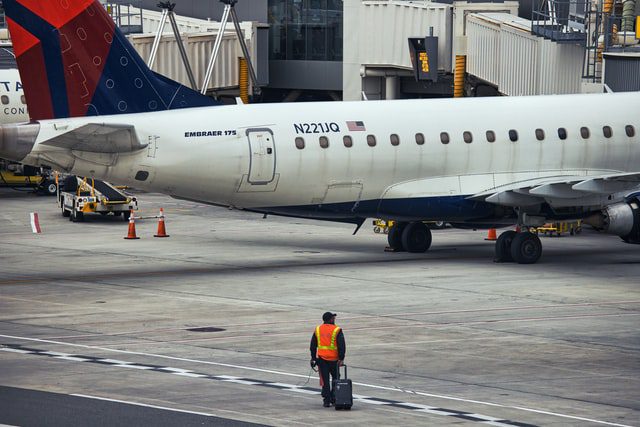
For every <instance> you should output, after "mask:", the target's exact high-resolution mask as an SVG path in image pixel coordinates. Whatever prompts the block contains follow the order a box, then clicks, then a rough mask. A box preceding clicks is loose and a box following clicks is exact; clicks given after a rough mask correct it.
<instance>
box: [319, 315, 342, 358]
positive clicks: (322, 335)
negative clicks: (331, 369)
mask: <svg viewBox="0 0 640 427" xmlns="http://www.w3.org/2000/svg"><path fill="white" fill-rule="evenodd" d="M339 333H340V327H339V326H336V325H331V324H328V323H323V324H322V325H319V326H318V327H316V340H317V343H318V350H317V351H316V355H317V356H318V357H320V358H322V359H324V360H329V361H334V360H338V345H337V343H336V338H337V337H338V334H339Z"/></svg>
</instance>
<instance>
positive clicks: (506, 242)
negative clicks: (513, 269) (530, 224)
mask: <svg viewBox="0 0 640 427" xmlns="http://www.w3.org/2000/svg"><path fill="white" fill-rule="evenodd" d="M516 234H517V233H516V232H515V231H513V230H507V231H505V232H503V233H501V234H500V236H499V237H498V240H496V258H495V260H494V261H495V262H511V261H513V257H512V256H511V242H512V241H513V238H514V237H516Z"/></svg>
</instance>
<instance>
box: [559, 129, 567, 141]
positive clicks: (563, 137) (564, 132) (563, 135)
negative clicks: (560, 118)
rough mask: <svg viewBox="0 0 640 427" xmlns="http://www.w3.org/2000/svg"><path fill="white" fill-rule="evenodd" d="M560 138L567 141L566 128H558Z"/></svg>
mask: <svg viewBox="0 0 640 427" xmlns="http://www.w3.org/2000/svg"><path fill="white" fill-rule="evenodd" d="M558 138H560V139H561V140H563V141H564V140H565V139H567V130H566V129H565V128H558Z"/></svg>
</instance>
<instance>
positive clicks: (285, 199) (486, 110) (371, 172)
mask: <svg viewBox="0 0 640 427" xmlns="http://www.w3.org/2000/svg"><path fill="white" fill-rule="evenodd" d="M4 7H5V11H6V16H7V21H8V24H9V30H10V32H11V35H12V38H13V43H14V49H15V52H16V56H17V62H18V66H19V69H20V74H21V76H22V82H23V85H24V90H25V95H26V98H27V104H28V106H29V113H30V118H31V122H30V123H28V124H13V125H3V126H2V128H1V132H0V135H1V139H0V157H3V158H10V159H13V160H18V161H21V162H23V163H27V164H33V165H48V166H51V167H53V168H55V169H58V170H62V171H66V172H70V173H74V174H77V175H81V176H90V177H95V178H97V179H102V180H107V181H110V182H118V183H122V184H127V185H131V186H134V187H137V188H141V189H144V190H148V191H154V192H161V193H165V194H168V195H170V196H172V197H175V198H180V199H187V200H194V201H199V202H204V203H208V204H211V205H216V206H225V207H230V208H235V209H242V210H246V211H252V212H259V213H264V214H276V215H284V216H290V217H301V218H311V219H322V220H329V221H339V222H346V223H352V224H355V225H356V226H357V228H356V232H357V230H358V228H359V227H360V226H361V225H362V224H363V223H364V221H365V220H366V218H372V217H374V218H382V219H388V220H395V221H396V223H397V225H396V226H395V227H393V228H392V229H391V231H390V233H389V235H388V243H389V246H390V247H391V248H392V249H394V250H404V251H408V252H412V253H421V252H425V251H427V250H428V249H429V247H430V246H431V242H432V235H431V232H430V231H429V229H428V227H426V226H425V224H424V221H429V220H442V221H446V222H449V223H451V224H453V225H454V226H458V227H468V228H497V227H505V226H513V225H517V226H518V229H519V231H513V230H508V231H505V232H503V233H501V234H500V237H499V238H498V241H497V242H496V246H495V252H496V254H495V260H496V261H500V262H517V263H521V264H531V263H535V262H537V261H538V260H539V259H540V257H541V255H542V244H541V242H540V239H539V238H538V237H537V236H536V235H535V234H534V233H532V232H530V231H529V227H535V226H539V225H541V224H543V223H545V222H549V221H562V220H577V219H580V220H583V221H584V222H585V223H588V224H591V225H593V226H595V227H598V228H600V229H601V230H603V231H604V232H607V233H610V234H613V235H618V236H620V237H622V239H623V240H624V241H625V242H627V243H634V244H638V243H640V188H639V184H640V136H639V135H638V132H640V114H638V111H640V94H639V93H616V94H590V95H562V96H537V97H496V98H462V99H438V100H397V101H367V102H310V103H299V104H287V103H281V104H250V105H226V106H223V105H216V103H215V101H213V100H212V99H211V98H208V97H205V96H202V95H200V94H199V93H197V92H195V91H193V90H191V89H188V88H186V87H184V86H181V85H179V84H178V83H175V82H172V81H170V80H169V79H167V78H165V77H162V76H159V75H158V74H155V73H154V72H152V71H151V70H149V68H147V67H146V65H145V64H144V61H143V60H142V59H141V58H140V57H139V56H138V55H137V54H136V52H135V50H134V49H133V48H132V47H131V45H130V44H129V43H128V41H127V40H126V38H125V37H124V36H123V35H122V34H121V33H120V32H119V31H118V29H117V27H115V25H114V23H113V20H112V19H111V18H110V17H109V16H108V15H107V13H106V12H105V10H104V8H103V7H102V6H101V5H100V4H99V3H98V2H97V1H95V0H77V1H73V2H68V1H60V0H47V1H42V0H40V1H37V2H36V1H33V0H4Z"/></svg>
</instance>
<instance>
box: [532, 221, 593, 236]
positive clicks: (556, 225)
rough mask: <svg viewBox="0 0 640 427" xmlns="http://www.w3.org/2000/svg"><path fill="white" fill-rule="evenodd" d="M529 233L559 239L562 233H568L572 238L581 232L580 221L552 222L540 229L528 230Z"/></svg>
mask: <svg viewBox="0 0 640 427" xmlns="http://www.w3.org/2000/svg"><path fill="white" fill-rule="evenodd" d="M529 231H531V232H532V233H535V234H540V233H542V234H543V235H545V236H553V235H556V236H558V237H560V236H561V235H562V234H563V233H569V234H570V235H572V236H573V235H574V234H579V233H581V232H582V221H572V222H553V223H548V224H544V225H543V226H542V227H537V228H530V229H529Z"/></svg>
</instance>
